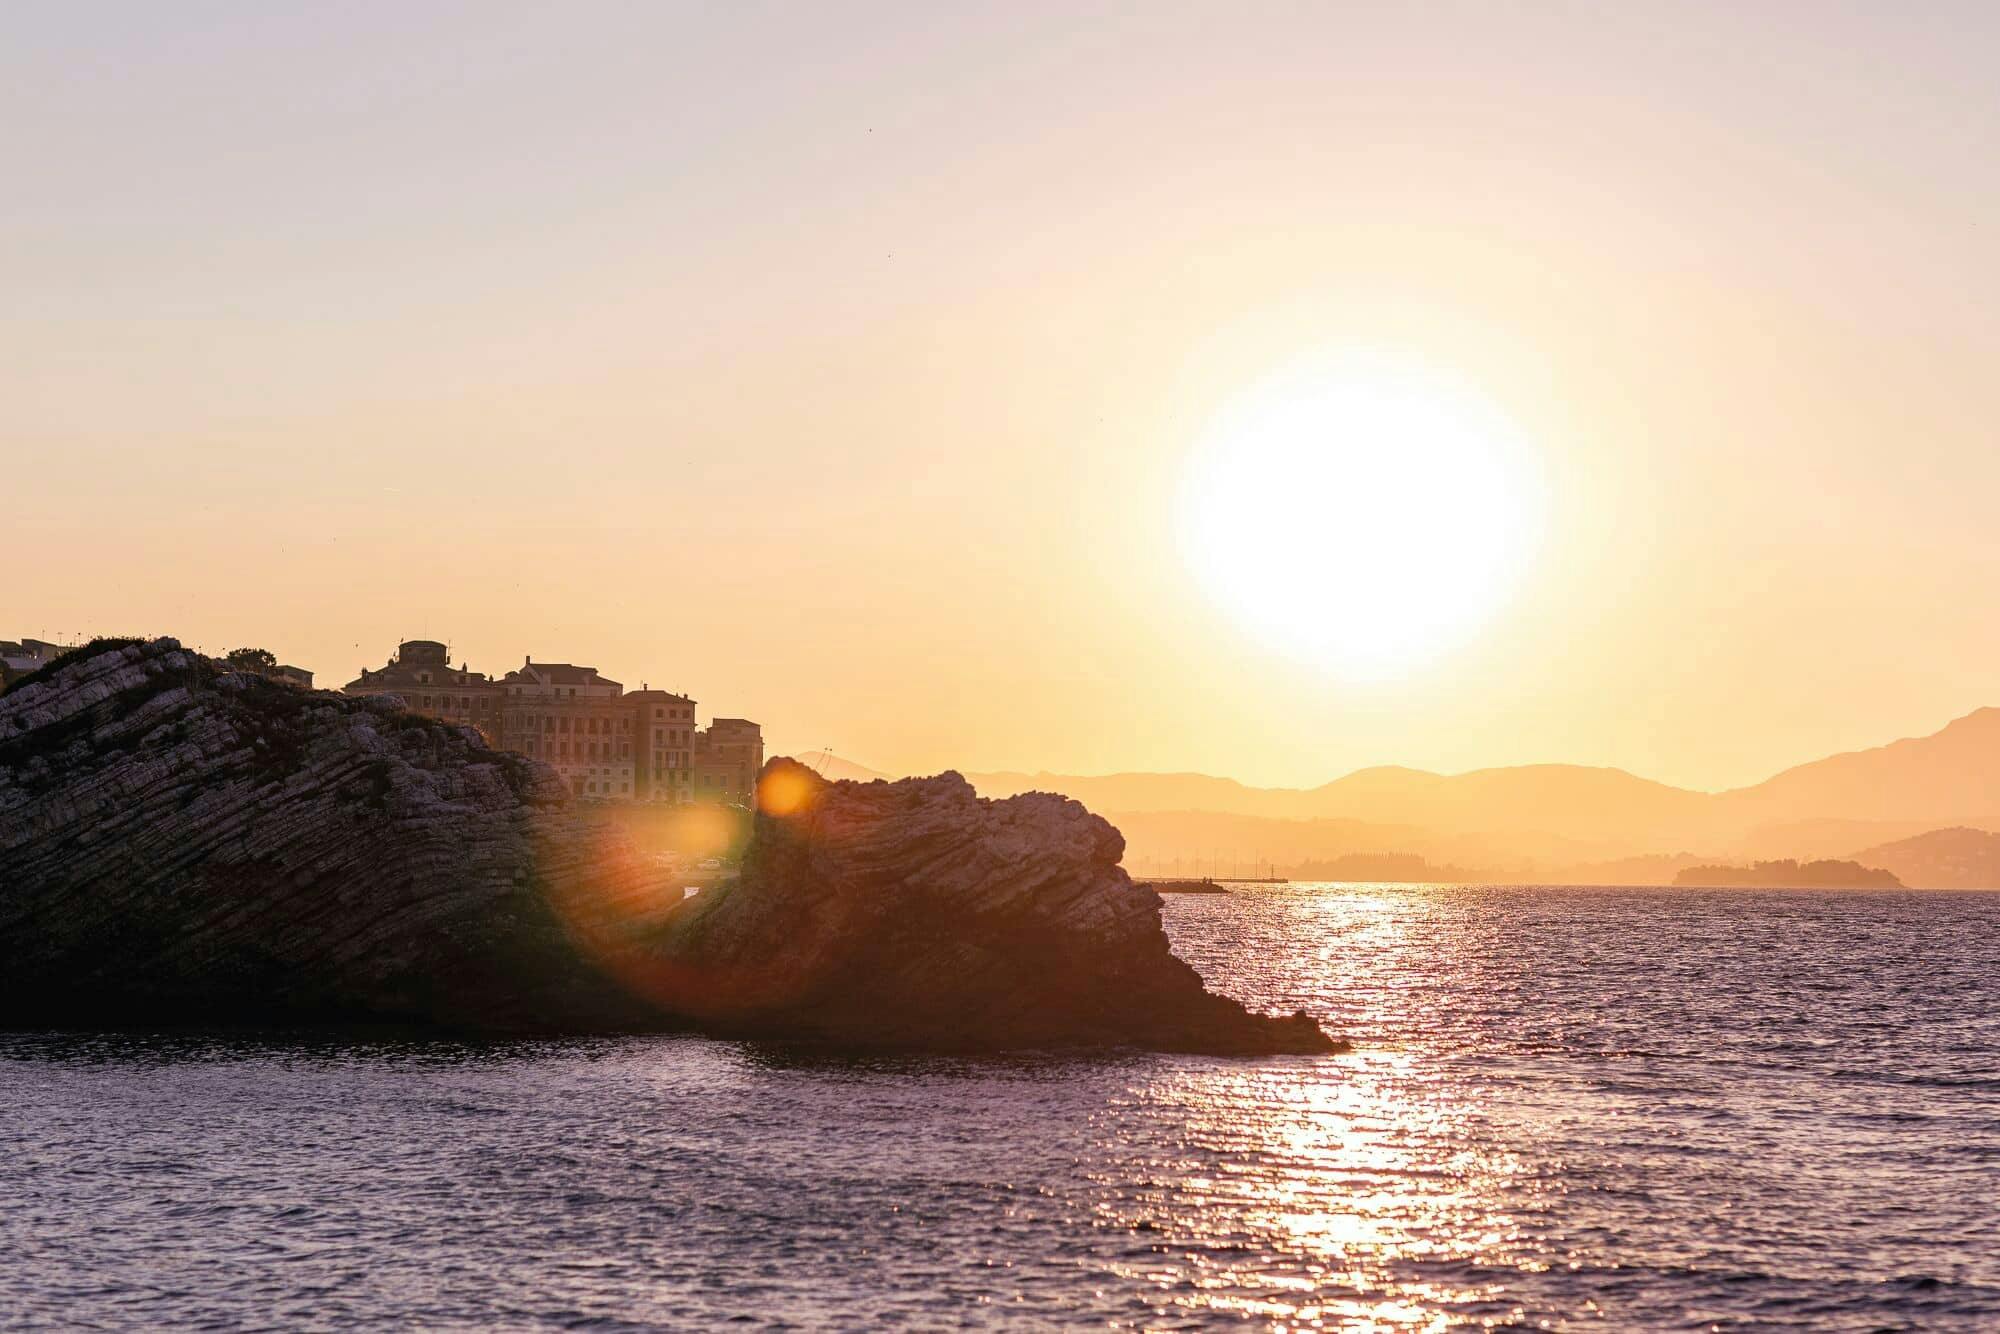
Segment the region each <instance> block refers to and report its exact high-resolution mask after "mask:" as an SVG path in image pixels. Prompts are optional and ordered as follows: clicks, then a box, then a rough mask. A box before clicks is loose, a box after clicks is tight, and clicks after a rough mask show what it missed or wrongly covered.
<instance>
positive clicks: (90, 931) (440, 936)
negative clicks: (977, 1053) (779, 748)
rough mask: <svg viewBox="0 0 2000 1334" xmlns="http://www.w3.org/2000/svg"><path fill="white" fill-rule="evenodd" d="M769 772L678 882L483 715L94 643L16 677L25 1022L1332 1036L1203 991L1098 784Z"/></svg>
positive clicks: (1252, 1048)
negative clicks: (1089, 787) (754, 812)
mask: <svg viewBox="0 0 2000 1334" xmlns="http://www.w3.org/2000/svg"><path fill="white" fill-rule="evenodd" d="M763 783H764V786H765V789H766V790H767V791H770V792H778V791H781V790H782V791H783V792H784V793H786V794H787V796H786V801H785V803H781V804H772V805H771V807H770V809H767V810H766V811H765V812H764V813H762V814H760V815H759V816H758V819H757V830H756V835H755V837H754V839H753V841H752V845H751V849H750V852H749V854H748V856H747V858H746V861H745V865H744V869H743V873H742V876H741V877H740V879H739V880H738V881H737V882H736V883H734V884H732V885H730V886H727V887H724V888H718V889H713V890H709V891H705V892H704V893H702V894H701V895H698V896H697V897H695V898H693V899H688V900H685V901H683V900H681V899H680V892H679V889H678V887H677V886H676V885H674V884H672V883H670V882H667V881H665V880H663V879H662V878H661V876H660V875H659V874H658V872H657V871H656V870H655V869H654V868H653V867H652V866H651V865H650V864H649V863H647V862H646V861H645V860H644V859H642V858H640V857H639V856H637V855H636V853H635V852H634V849H633V847H632V845H631V843H630V841H629V840H628V839H627V838H626V837H625V836H624V835H623V834H622V833H620V832H618V831H617V830H616V829H614V828H612V827H611V826H610V825H609V824H608V823H607V822H604V821H601V820H597V819H594V818H592V817H591V816H590V814H589V813H588V812H587V811H585V810H583V809H581V808H579V807H578V806H577V805H576V804H575V803H573V802H572V801H571V800H570V798H569V796H568V794H566V793H565V792H564V791H563V790H562V786H561V784H560V783H559V782H558V781H557V780H556V778H555V776H554V773H553V771H551V770H549V769H547V768H546V767H545V766H543V765H541V764H540V763H539V762H537V761H534V760H530V759H528V758H526V757H525V756H519V755H514V754H511V753H508V752H503V751H495V750H492V749H490V748H488V747H487V746H486V744H485V743H484V741H482V740H481V739H480V737H479V736H478V734H477V733H475V732H473V731H471V730H470V729H465V728H459V727H455V726H451V725H449V724H445V723H441V722H436V721H433V720H429V719H425V718H421V717H418V716H416V715H414V714H410V713H408V712H405V711H403V710H401V709H399V708H397V707H395V706H394V705H393V704H392V703H389V702H385V701H381V700H365V699H355V698H349V697H346V696H341V695H335V694H330V693H325V692H310V691H302V690H297V689H294V688H292V687H290V686H285V685H281V684H277V683H274V682H271V681H267V680H264V679H263V678H261V677H256V676H250V675H243V674H238V673H234V672H230V671H228V670H226V668H223V667H221V666H218V665H217V664H215V663H213V662H211V661H210V660H208V659H205V658H202V657H201V656H200V655H198V654H195V653H192V652H189V651H188V650H186V649H183V648H182V647H181V646H180V645H179V644H177V643H176V642H174V641H173V640H170V639H162V640H155V641H152V642H150V643H139V642H131V641H126V642H101V643H100V644H97V645H92V646H90V647H88V648H86V649H84V650H79V651H78V652H77V653H75V654H72V655H70V656H69V657H67V658H65V659H62V660H59V661H58V662H57V663H55V664H52V665H51V667H49V668H45V669H44V670H43V671H41V672H38V673H37V674H36V676H35V677H34V678H32V679H30V680H26V681H22V682H17V683H16V684H15V685H14V686H13V687H12V688H10V689H9V690H8V691H7V693H6V694H5V695H4V696H0V961H4V962H3V963H0V1024H4V1025H5V1026H9V1027H21V1026H24V1025H49V1026H58V1027H62V1026H78V1025H105V1024H114V1025H115V1024H128V1023H231V1024H243V1023H248V1024H288V1023H298V1022H324V1021H338V1022H360V1023H412V1022H414V1023H418V1024H427V1025H437V1026H446V1027H451V1028H456V1029H465V1030H476V1031H504V1032H518V1031H558V1030H560V1031H594V1030H621V1029H642V1028H662V1029H663V1028H673V1027H682V1026H687V1025H690V1024H692V1025H696V1026H699V1027H702V1028H704V1029H707V1030H710V1031H715V1032H719V1033H731V1034H745V1035H756V1036H762V1037H771V1038H784V1039H803V1040H815V1041H831V1042H840V1043H843V1044H853V1045H871V1046H900V1047H950V1048H955V1049H961V1050H998V1049H1004V1048H1017V1047H1027V1046H1110V1045H1141V1046H1148V1047H1157V1048H1162V1049H1171V1050H1186V1051H1212V1052H1224V1053H1231V1054H1260V1053H1267V1052H1268V1053H1275V1052H1312V1051H1327V1050H1332V1049H1334V1045H1335V1044H1334V1043H1333V1042H1332V1041H1331V1040H1330V1039H1328V1038H1327V1037H1326V1035H1325V1034H1324V1033H1322V1032H1321V1031H1320V1030H1319V1029H1318V1027H1317V1026H1315V1025H1314V1024H1312V1023H1311V1021H1310V1020H1308V1019H1305V1018H1304V1017H1303V1016H1298V1017H1295V1018H1292V1019H1286V1020H1277V1019H1266V1018H1262V1017H1259V1016H1253V1015H1250V1014H1248V1013H1247V1012H1245V1011H1244V1010H1243V1009H1242V1007H1241V1006H1238V1005H1236V1004H1235V1002H1233V1001H1228V1000H1226V999H1224V998H1222V997H1218V996H1215V995H1213V994H1211V993H1209V992H1207V991H1206V990H1204V989H1203V988H1202V986H1201V981H1200V979H1199V977H1198V976H1196V974H1195V973H1194V971H1193V970H1192V969H1191V968H1189V967H1188V966H1187V965H1186V964H1184V963H1182V962H1181V961H1180V960H1178V959H1176V958H1174V957H1173V955H1172V954H1171V952H1170V951H1169V949H1168V947H1167V941H1166V937H1165V934H1164V932H1163V931H1162V930H1161V929H1160V922H1159V899H1158V896H1157V895H1155V894H1153V893H1152V892H1151V891H1150V890H1146V889H1143V888H1141V887H1137V886H1134V885H1133V884H1132V883H1131V882H1130V880H1129V879H1128V878H1127V877H1126V876H1125V874H1124V872H1123V871H1122V870H1120V869H1118V866H1117V862H1118V858H1119V856H1120V855H1121V854H1122V850H1123V842H1122V839H1121V838H1120V837H1119V835H1118V833H1117V831H1116V830H1115V829H1112V827H1111V826H1110V825H1109V824H1108V823H1106V822H1105V821H1103V820H1102V819H1100V818H1099V817H1096V816H1093V815H1091V814H1089V813H1088V812H1086V811H1084V810H1083V808H1082V807H1081V806H1079V805H1077V804H1076V803H1075V802H1071V801H1066V800H1064V799H1063V798H1059V797H1053V796H1048V795H1046V794H1033V795H1029V796H1024V797H1015V798H1011V799H1009V800H1007V801H1000V802H989V801H982V800H981V799H979V798H978V797H977V796H975V795H974V794H973V793H972V791H971V789H970V787H968V786H967V785H966V784H965V782H964V780H963V779H961V778H959V777H958V776H957V775H955V774H947V775H940V776H939V777H937V778H930V779H919V780H906V781H905V782H902V783H894V784H890V783H874V784H865V785H864V784H852V783H836V784H828V783H825V782H823V781H822V780H820V779H819V778H818V776H817V775H814V774H812V773H811V772H810V771H809V770H806V769H804V768H803V767H802V766H798V765H794V764H791V763H790V762H789V761H773V762H772V764H771V765H770V766H767V771H766V773H765V775H764V779H763Z"/></svg>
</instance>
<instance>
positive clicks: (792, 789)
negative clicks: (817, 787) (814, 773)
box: [757, 768, 812, 815]
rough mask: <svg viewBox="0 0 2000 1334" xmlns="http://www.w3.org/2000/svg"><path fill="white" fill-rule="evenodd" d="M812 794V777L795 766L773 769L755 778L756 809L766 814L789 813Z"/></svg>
mask: <svg viewBox="0 0 2000 1334" xmlns="http://www.w3.org/2000/svg"><path fill="white" fill-rule="evenodd" d="M810 796H812V778H811V777H810V776H808V775H807V774H806V773H805V772H803V771H802V770H799V769H796V768H786V769H774V770H772V771H771V772H770V773H767V774H765V775H764V776H763V777H762V778H760V779H758V780H757V809H758V810H760V811H762V812H764V814H766V815H790V814H791V813H792V812H794V811H796V810H798V809H799V808H800V807H802V806H804V805H805V804H806V799H807V798H809V797H810Z"/></svg>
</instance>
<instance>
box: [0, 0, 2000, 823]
mask: <svg viewBox="0 0 2000 1334" xmlns="http://www.w3.org/2000/svg"><path fill="white" fill-rule="evenodd" d="M275 8H276V7H274V6H269V5H263V4H247V3H246V4H197V3H184V4H176V5H157V4H132V5H100V4H88V3H66V4H60V5H54V4H51V5H40V6H17V7H15V8H14V9H12V10H11V11H10V12H9V13H8V14H7V15H6V16H5V17H4V18H0V167H4V169H5V174H6V181H7V189H6V200H7V202H6V205H5V207H4V208H0V284H4V286H0V290H4V292H5V299H4V302H0V451H4V473H0V533H5V534H6V537H7V554H6V561H5V564H4V566H0V637H14V636H18V635H22V634H28V635H41V636H45V637H55V636H58V635H65V634H68V633H72V632H85V633H113V632H131V631H139V632H149V633H174V634H178V635H180V636H181V637H182V638H183V639H186V640H189V641H190V642H196V643H200V644H202V645H204V646H206V647H209V648H211V649H220V648H223V647H228V646H231V645H234V644H237V643H245V642H248V643H257V644H262V645H265V646H268V647H269V648H271V649H273V650H274V651H275V652H277V653H278V654H279V655H280V657H282V658H284V659H285V660H287V661H291V662H297V663H299V664H301V665H304V666H307V667H310V668H312V669H313V670H314V671H316V672H317V673H319V674H320V679H321V680H322V682H324V683H327V684H338V683H340V682H342V681H345V680H347V679H348V678H349V677H351V676H352V675H353V674H354V672H355V670H356V669H358V668H359V667H361V666H363V665H379V663H380V662H381V661H382V659H383V658H384V657H385V656H386V655H387V654H388V652H389V650H390V649H391V647H392V646H393V644H394V643H395V641H396V640H397V639H398V638H401V637H406V636H415V635H420V634H421V635H429V636H431V637H436V638H448V639H449V640H450V641H451V642H452V645H453V648H454V651H455V653H456V654H458V655H459V656H463V657H465V658H467V659H469V660H470V661H471V663H472V665H474V666H475V667H479V668H483V669H485V670H489V671H500V670H505V669H506V668H508V667H510V666H513V665H516V664H518V662H519V661H520V659H521V657H522V656H523V655H524V654H529V653H532V654H534V655H535V656H536V657H538V658H566V659H570V660H573V661H581V662H589V663H594V664H596V665H597V666H599V667H601V668H602V669H604V670H605V671H606V672H608V673H610V674H612V675H614V676H617V677H619V678H620V679H623V680H625V681H626V682H628V683H630V684H633V685H636V684H638V683H639V682H640V681H641V680H642V679H644V680H647V681H650V683H651V684H653V685H654V686H669V687H675V688H680V689H684V690H687V691H690V692H692V693H694V694H695V695H696V696H697V698H698V699H699V700H700V701H701V704H702V708H703V713H704V715H707V714H709V713H711V712H720V713H725V714H743V715H748V716H751V717H756V718H759V719H761V720H762V721H763V722H764V723H765V725H766V732H767V735H768V736H770V737H772V738H773V739H774V741H775V742H776V743H777V744H778V745H780V746H795V747H799V748H805V747H817V746H820V745H830V746H832V747H833V749H834V750H835V751H836V752H838V753H840V754H842V755H845V756H847V757H849V758H851V759H854V760H857V761H860V762H863V763H868V764H872V765H875V766H877V767H882V768H891V769H898V770H919V769H932V768H939V767H944V766H948V765H955V766H958V767H962V768H971V769H985V768H1001V767H1011V768H1030V769H1034V768H1044V767H1046V768H1050V769H1057V770H1068V771H1105V770H1111V769H1124V768H1155V769H1160V768H1172V769H1202V770H1207V771H1210V772H1219V773H1228V774H1232V775H1235V776H1237V777H1241V778H1244V779H1246V780H1249V781H1253V782H1262V783H1294V784H1296V783H1316V782H1319V781H1323V780H1325V779H1327V778H1330V777H1333V776H1335V775H1337V774H1339V773H1341V772H1344V771H1346V770H1348V769H1351V768H1354V767H1357V766H1360V765H1365V764H1372V763H1382V762H1395V763H1405V764H1411V765H1416V766H1421V767H1426V768H1435V769H1443V770H1458V769H1465V768H1472V767H1478V766H1483V765H1490V764H1504V763H1516V762H1523V761H1531V760H1566V761H1577V762H1585V763H1595V764H1610V765H1617V766H1621V767H1624V768H1628V769H1631V770H1633V771H1635V772H1638V773H1642V774H1646V775H1649V776H1654V777H1659V778H1663V779H1666V780H1669V781H1675V782H1682V783H1687V784H1692V785H1697V786H1723V785H1729V784H1735V783H1740V782H1746V781H1752V780H1755V779H1757V778H1760V777H1762V776H1764V775H1765V774H1767V773H1768V772H1770V771H1772V770H1774V769H1776V768H1778V767H1781V766H1783V765H1785V764H1788V763H1792V762H1794V761H1797V760H1802V759H1806V758H1811V757H1814V756H1817V755H1820V754H1823V753H1826V752H1827V751H1830V750H1834V749H1840V748H1847V747H1851V746H1857V745H1865V744H1872V743H1876V742H1879V741H1883V740H1886V739H1888V738H1891V737H1894V736H1899V735H1905V734H1909V733H1912V732H1920V731H1929V730H1932V729H1934V728H1935V727H1937V726H1938V725H1940V724H1942V723H1943V722H1944V721H1946V720H1947V719H1949V718H1951V717H1953V716H1956V715H1958V714H1962V713H1965V712H1967V711H1969V710H1970V709H1972V708H1974V707H1976V706H1978V705H1982V704H2000V670H1996V668H1997V667H2000V616H1996V614H1995V601H1994V590H1995V588H1996V587H2000V541H1996V538H1995V515H1996V497H2000V439H1996V432H2000V426H1996V424H1997V423H2000V265H1996V264H1995V263H1994V255H1995V253H1996V245H2000V236H1996V231H1995V224H1996V221H2000V80H1996V79H1995V77H1994V61H1995V52H1996V50H2000V7H1996V6H1992V5H1986V4H1965V5H1943V4H1937V5H1928V6H1926V5H1897V6H1890V5H1887V4H1873V5H1865V6H1864V5H1843V4H1836V3H1813V4H1791V5H1787V4H1775V3H1766V4H1752V5H1742V4H1713V5H1704V4H1693V3H1676V4H1670V5H1660V6H1641V5H1597V4H1574V5H1558V4H1544V5H1515V4H1506V5H1503V4H1498V3H1492V4H1480V5H1452V4H1396V5H1388V4H1384V5H1372V6H1342V5H1336V4H1301V5H1254V4H1243V3H1230V4H1213V5H1179V6H1170V5H1164V4H1147V5H1143V6H1142V5H1127V6H1119V7H1105V8H1090V7H1084V6H1076V5H1065V6H1033V5H1027V4H1022V3H1008V4H1005V5H993V6H989V7H986V8H985V9H984V10H981V11H975V10H973V9H971V8H970V7H965V6H942V5H929V4H925V5H918V4H911V5H873V6H862V5H807V4H796V5H784V6H778V5H757V4H742V3H732V4H727V5H724V4H715V5H667V4H571V5H562V6H555V5H545V4H535V5H527V4H519V5H517V4H502V3H494V2H493V0H482V2H481V3H477V4H471V3H468V4H462V5H425V4H416V3H410V2H409V0H397V3H385V4H372V5H365V4H361V5H341V6H312V7H306V6H298V7H295V8H296V9H297V11H298V12H295V13H292V14H289V15H287V14H279V13H276V12H274V11H275ZM1320 346H1341V347H1349V348H1360V349H1365V350H1367V351H1368V352H1369V354H1370V355H1373V356H1378V357H1382V358H1386V359H1389V360H1391V361H1394V362H1397V363H1399V364H1406V365H1411V366H1415V367H1419V368H1422V369H1423V370H1424V371H1425V372H1426V373H1429V374H1435V375H1438V376H1443V377H1449V378H1451V379H1453V380H1454V381H1458V382H1462V383H1464V384H1466V385H1468V386H1472V387H1473V388H1475V389H1476V391H1477V392H1478V393H1480V394H1482V395H1484V396H1485V397H1486V398H1487V399H1489V400H1490V401H1491V402H1493V403H1494V404H1497V405H1499V406H1500V407H1501V408H1502V409H1503V410H1504V411H1505V413H1506V414H1507V415H1508V417H1509V418H1510V419H1511V420H1512V422H1514V423H1515V425H1516V426H1517V427H1518V428H1519V431H1520V433H1521V435H1522V437H1523V438H1524V439H1526V440H1527V441H1529V442H1531V444H1532V446H1533V448H1534V449H1535V450H1536V451H1537V455H1538V459H1539V466H1540V467H1541V469H1542V475H1543V477H1544V479H1545V482H1546V489H1547V502H1546V517H1545V519H1544V521H1543V527H1542V531H1541V535H1540V542H1539V548H1538V550H1537V552H1536V554H1535V556H1534V559H1533V561H1532V563H1531V565H1530V566H1529V567H1528V569H1527V570H1526V573H1525V574H1524V575H1523V576H1522V580H1521V583H1520V585H1519V591H1518V593H1517V594H1516V596H1515V597H1514V599H1513V600H1512V601H1511V602H1510V603H1509V604H1508V605H1506V606H1505V607H1504V608H1502V609H1501V610H1500V611H1499V612H1498V613H1497V614H1496V615H1494V616H1493V617H1492V619H1491V620H1490V621H1488V622H1487V623H1486V625H1485V628H1484V629H1483V631H1482V632H1480V633H1479V634H1478V635H1477V636H1476V637H1474V638H1473V639H1472V640H1471V641H1469V642H1468V643H1465V644H1464V645H1462V646H1461V647H1460V648H1459V649H1457V650H1456V651H1454V652H1451V653H1448V654H1445V655H1444V656H1442V657H1439V658H1436V659H1435V660H1432V661H1428V662H1426V663H1424V664H1422V665H1421V666H1419V667H1416V668H1413V669H1412V670H1411V671H1409V672H1406V673H1401V674H1396V675H1392V676H1390V677H1389V678H1388V679H1385V680H1375V681H1369V682H1357V681H1352V680H1348V679H1345V678H1344V677H1342V676H1341V675H1339V674H1338V673H1330V672H1328V671H1325V670H1321V669H1317V668H1316V667H1315V666H1314V665H1313V664H1311V663H1305V662H1300V661H1296V660H1294V659H1291V658H1287V657H1285V656H1282V655H1280V654H1277V653H1274V652H1272V651H1271V650H1270V649H1269V648H1267V647H1266V646H1265V645H1263V644H1262V643H1261V642H1256V641H1252V640H1249V639H1246V638H1245V637H1244V636H1242V635H1241V634H1239V633H1238V630H1237V625H1236V622H1234V621H1233V620H1232V619H1231V618H1230V616H1229V614H1228V612H1227V609H1226V608H1223V607H1221V606H1219V605H1218V604H1216V603H1215V602H1214V601H1213V600H1211V599H1210V598H1209V597H1207V596H1205V595H1204V594H1203V593H1202V592H1201V591H1200V590H1199V589H1198V588H1197V587H1196V585H1195V580H1194V579H1193V578H1192V576H1191V574H1190V571H1189V570H1188V568H1187V565H1186V563H1185V561H1184V559H1183V555H1182V550H1181V547H1180V544H1179V543H1178V542H1177V540H1176V532H1175V519H1174V497H1175V495H1176V488H1177V486H1179V484H1180V480H1181V478H1182V476H1183V474H1184V470H1185V468H1186V461H1187V459H1188V457H1189V454H1190V451H1191V450H1192V449H1193V448H1194V447H1195V444H1196V441H1197V438H1198V437H1199V435H1200V434H1201V432H1202V430H1203V428H1204V426H1205V424H1206V423H1208V422H1209V421H1211V420H1212V419H1213V418H1214V417H1215V415H1216V414H1217V413H1218V412H1219V411H1222V410H1223V409H1224V408H1225V407H1226V405H1227V404H1228V403H1229V401H1230V399H1231V396H1232V395H1235V394H1240V393H1242V392H1243V390H1244V388H1245V386H1247V385H1250V384H1252V383H1254V382H1256V381H1257V380H1258V378H1259V377H1260V376H1262V375H1264V374H1266V373H1267V372H1268V371H1269V369H1270V368H1271V367H1273V366H1277V365H1280V364H1283V363H1284V362H1285V361H1286V360H1287V359H1288V358H1290V357H1292V356H1294V355H1295V354H1296V353H1297V352H1298V351H1299V350H1300V349H1304V348H1312V347H1320ZM1433 539H1434V535H1427V534H1425V533H1424V532H1421V531H1415V532H1412V533H1411V534H1410V535H1409V540H1410V541H1411V542H1412V543H1423V542H1427V541H1431V540H1433ZM1382 560H1383V561H1384V562H1385V563H1390V564H1393V562H1394V561H1395V560H1396V555H1395V552H1393V551H1385V552H1383V554H1382ZM1326 574H1327V578H1328V579H1329V580H1339V579H1355V578H1367V577H1370V576H1369V572H1368V571H1367V570H1348V569H1329V570H1328V571H1327V572H1326Z"/></svg>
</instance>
